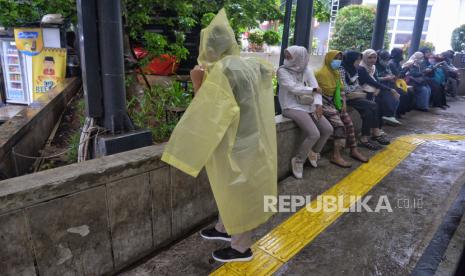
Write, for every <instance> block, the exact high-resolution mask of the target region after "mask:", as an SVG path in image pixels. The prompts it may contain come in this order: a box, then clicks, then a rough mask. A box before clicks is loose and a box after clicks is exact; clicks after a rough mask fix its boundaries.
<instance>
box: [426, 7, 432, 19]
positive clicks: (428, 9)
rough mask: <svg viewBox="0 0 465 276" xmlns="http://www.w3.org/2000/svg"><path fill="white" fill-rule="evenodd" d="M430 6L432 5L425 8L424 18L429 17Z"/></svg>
mask: <svg viewBox="0 0 465 276" xmlns="http://www.w3.org/2000/svg"><path fill="white" fill-rule="evenodd" d="M431 8H432V6H428V7H427V8H426V15H425V17H426V18H429V17H431Z"/></svg>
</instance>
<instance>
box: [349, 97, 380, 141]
mask: <svg viewBox="0 0 465 276" xmlns="http://www.w3.org/2000/svg"><path fill="white" fill-rule="evenodd" d="M347 105H349V106H351V107H353V108H355V109H356V110H357V111H358V113H360V116H361V117H362V135H363V136H370V130H371V129H372V128H380V127H381V121H380V119H379V116H378V106H377V104H376V103H375V102H373V101H369V100H367V99H354V100H348V101H347Z"/></svg>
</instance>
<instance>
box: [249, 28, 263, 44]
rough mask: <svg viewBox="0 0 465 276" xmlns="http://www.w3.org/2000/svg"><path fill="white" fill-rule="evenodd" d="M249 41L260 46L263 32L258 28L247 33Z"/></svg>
mask: <svg viewBox="0 0 465 276" xmlns="http://www.w3.org/2000/svg"><path fill="white" fill-rule="evenodd" d="M249 42H250V43H252V44H255V45H257V46H262V45H263V42H264V38H263V32H262V31H260V30H257V31H254V32H251V33H250V34H249Z"/></svg>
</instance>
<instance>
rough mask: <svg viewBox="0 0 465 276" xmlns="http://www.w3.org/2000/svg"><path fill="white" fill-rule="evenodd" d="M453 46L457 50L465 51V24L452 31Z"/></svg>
mask: <svg viewBox="0 0 465 276" xmlns="http://www.w3.org/2000/svg"><path fill="white" fill-rule="evenodd" d="M451 46H452V49H453V50H454V51H456V52H465V24H464V25H462V26H460V27H458V28H456V29H455V30H454V31H453V32H452V40H451Z"/></svg>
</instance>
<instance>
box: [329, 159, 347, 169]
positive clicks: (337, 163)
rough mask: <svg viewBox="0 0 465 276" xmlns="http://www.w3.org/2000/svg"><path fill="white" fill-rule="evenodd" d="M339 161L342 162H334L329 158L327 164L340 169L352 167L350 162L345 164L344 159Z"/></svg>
mask: <svg viewBox="0 0 465 276" xmlns="http://www.w3.org/2000/svg"><path fill="white" fill-rule="evenodd" d="M341 161H343V162H340V161H336V160H334V159H332V158H331V160H329V162H331V163H333V164H334V165H337V166H339V167H341V168H350V167H352V164H350V162H347V161H345V160H344V159H342V160H341Z"/></svg>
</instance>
